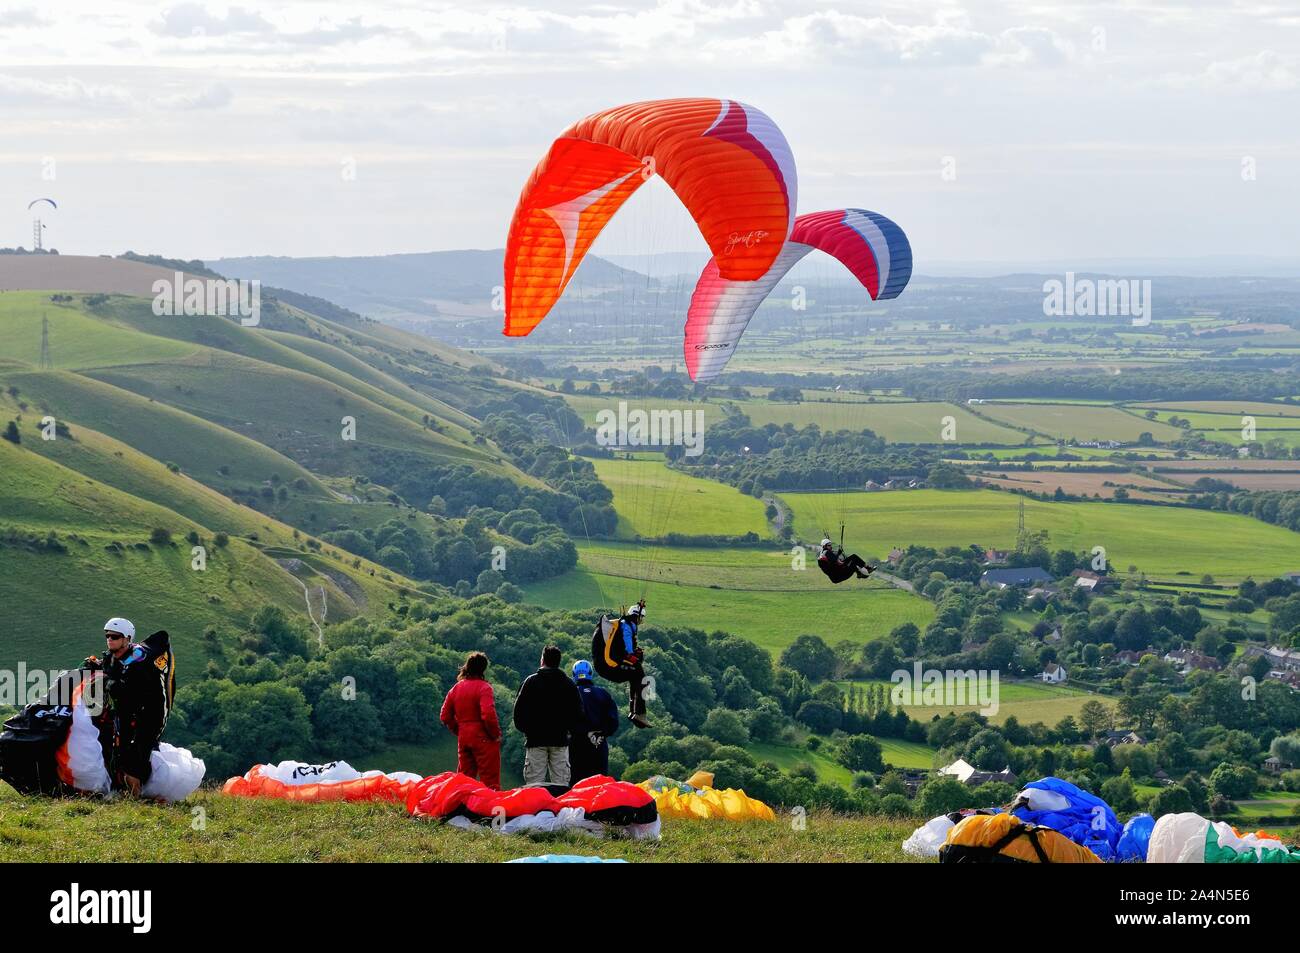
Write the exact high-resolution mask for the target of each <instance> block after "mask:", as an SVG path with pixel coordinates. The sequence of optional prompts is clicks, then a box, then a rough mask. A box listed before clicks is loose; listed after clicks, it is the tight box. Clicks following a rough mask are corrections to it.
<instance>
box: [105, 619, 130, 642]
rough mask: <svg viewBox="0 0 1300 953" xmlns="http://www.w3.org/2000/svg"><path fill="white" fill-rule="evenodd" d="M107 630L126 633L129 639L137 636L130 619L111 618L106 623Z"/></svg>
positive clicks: (119, 633)
mask: <svg viewBox="0 0 1300 953" xmlns="http://www.w3.org/2000/svg"><path fill="white" fill-rule="evenodd" d="M104 631H105V632H116V633H117V634H118V635H124V636H126V637H127V638H128V639H134V638H135V626H133V625H132V624H131V620H130V619H117V618H114V619H109V620H108V621H107V622H105V623H104Z"/></svg>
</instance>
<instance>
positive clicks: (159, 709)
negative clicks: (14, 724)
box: [86, 618, 174, 796]
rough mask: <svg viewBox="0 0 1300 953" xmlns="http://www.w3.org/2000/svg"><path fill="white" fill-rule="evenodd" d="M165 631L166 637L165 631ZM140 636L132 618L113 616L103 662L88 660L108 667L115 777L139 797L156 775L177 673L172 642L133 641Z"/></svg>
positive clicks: (106, 630) (106, 631)
mask: <svg viewBox="0 0 1300 953" xmlns="http://www.w3.org/2000/svg"><path fill="white" fill-rule="evenodd" d="M159 635H163V637H164V639H165V633H159ZM134 637H135V626H134V625H132V624H131V622H130V621H129V620H127V619H120V618H114V619H109V620H108V621H107V622H105V623H104V640H105V643H106V649H107V652H106V653H105V657H104V659H103V661H100V660H99V659H97V658H95V657H93V656H92V657H91V658H89V659H87V660H86V664H87V666H88V667H90V668H99V669H102V670H103V672H104V681H105V683H106V686H107V688H108V702H109V714H110V717H111V720H112V726H113V732H112V735H113V751H112V753H111V756H110V770H111V772H112V774H113V780H114V782H115V783H116V784H118V785H119V786H121V787H125V788H126V789H127V790H128V791H130V792H131V793H132V794H134V795H137V796H138V795H139V794H140V789H141V788H142V787H144V785H145V784H146V783H148V781H149V778H150V776H152V774H153V766H152V765H151V764H150V756H151V755H152V754H153V752H154V749H156V748H157V747H158V742H159V741H160V740H161V739H162V733H163V729H164V728H165V727H167V715H168V712H169V710H170V706H171V694H170V691H169V687H170V686H169V680H170V679H171V678H173V677H174V675H173V671H172V659H171V653H170V651H168V650H167V649H166V647H165V646H166V644H167V643H166V642H161V643H160V644H159V645H158V646H155V647H151V645H152V643H154V641H155V639H156V638H157V636H150V638H149V640H148V642H149V643H151V645H140V644H138V643H136V642H134V641H132V639H133V638H134Z"/></svg>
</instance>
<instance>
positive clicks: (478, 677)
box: [440, 652, 501, 791]
mask: <svg viewBox="0 0 1300 953" xmlns="http://www.w3.org/2000/svg"><path fill="white" fill-rule="evenodd" d="M487 667H488V657H487V656H486V655H484V654H483V653H482V652H471V653H470V654H469V656H468V657H467V658H466V659H465V664H464V665H462V666H461V667H460V671H459V672H458V673H457V675H456V684H455V685H453V686H452V687H451V691H449V692H448V693H447V698H446V700H445V701H444V702H443V703H442V714H441V715H440V718H441V720H442V723H443V724H444V725H446V726H447V730H448V731H450V732H451V733H452V734H453V735H455V736H456V770H457V771H459V772H460V773H461V774H465V775H468V776H469V777H471V778H477V779H478V780H480V781H482V782H483V783H484V784H486V785H487V786H488V787H490V788H491V789H492V790H494V791H499V790H501V724H500V722H498V721H497V707H496V699H495V697H494V696H493V694H492V686H491V685H490V684H488V680H487V677H486V676H487Z"/></svg>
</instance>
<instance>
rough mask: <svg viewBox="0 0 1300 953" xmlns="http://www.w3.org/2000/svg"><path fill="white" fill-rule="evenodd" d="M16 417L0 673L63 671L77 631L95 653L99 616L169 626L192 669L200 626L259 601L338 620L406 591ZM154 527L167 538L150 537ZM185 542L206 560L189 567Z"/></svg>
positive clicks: (5, 529) (198, 489) (243, 612)
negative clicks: (7, 668)
mask: <svg viewBox="0 0 1300 953" xmlns="http://www.w3.org/2000/svg"><path fill="white" fill-rule="evenodd" d="M0 410H3V411H4V412H5V416H6V417H8V416H9V414H10V413H13V412H15V411H16V410H17V407H16V406H15V402H14V399H13V398H10V397H8V396H7V395H6V397H5V398H3V399H0ZM17 416H19V417H21V421H22V422H21V425H20V430H19V433H20V435H21V436H20V439H21V443H20V444H18V445H15V444H13V443H11V442H10V441H8V440H2V441H0V514H3V515H0V534H2V535H0V578H2V579H3V582H4V588H5V591H6V593H9V594H10V595H9V597H8V598H6V600H5V602H6V609H7V615H8V618H9V619H10V620H11V622H12V624H13V630H14V631H13V635H12V637H11V638H8V639H6V640H5V644H4V645H3V646H0V666H3V665H12V664H16V662H17V661H18V660H24V661H26V662H27V663H28V664H29V665H48V666H50V667H58V666H60V665H66V664H68V662H69V661H70V660H75V659H77V658H81V657H82V656H84V655H85V654H86V652H87V651H89V649H85V648H84V646H85V643H86V638H87V636H88V635H89V637H90V642H91V648H92V649H93V648H97V647H98V644H97V638H96V636H97V633H98V632H99V627H100V626H101V625H102V624H103V621H104V619H105V618H107V617H108V616H110V615H125V616H127V617H128V618H131V619H133V620H134V621H135V622H136V623H137V625H138V626H139V627H140V628H141V629H142V630H144V631H152V630H153V629H155V628H166V629H168V630H169V631H171V632H172V634H173V635H174V636H175V637H176V638H177V644H178V646H180V647H181V648H182V649H183V650H184V651H185V652H186V654H187V655H188V656H189V657H190V658H192V659H193V660H194V661H195V662H198V661H200V660H201V658H202V655H201V649H200V637H201V636H202V633H203V631H204V629H205V628H207V627H209V626H212V625H215V626H217V627H218V629H220V628H221V627H222V625H223V624H225V623H234V622H242V621H244V620H246V619H247V617H248V616H249V615H250V614H251V613H252V612H254V611H256V610H257V609H259V608H261V607H262V606H264V605H267V604H272V605H280V606H283V607H284V608H286V609H288V610H290V611H291V612H294V613H296V614H303V615H310V617H311V618H312V619H313V620H314V621H316V622H321V621H339V620H341V619H344V618H348V617H350V616H354V615H357V614H358V613H364V612H367V611H373V610H382V609H384V608H385V607H386V605H387V603H388V602H389V601H391V600H393V599H395V598H396V596H397V589H398V588H399V587H403V586H405V587H407V588H413V587H414V583H411V582H409V581H408V580H403V579H401V578H400V577H397V576H394V575H393V574H391V573H389V572H388V571H387V570H384V569H382V568H381V567H377V566H375V565H374V564H371V563H368V562H364V561H359V560H355V559H354V558H353V557H351V556H350V555H346V554H342V553H338V551H337V550H336V549H334V548H332V547H324V553H323V554H322V553H317V552H313V551H311V550H310V549H308V548H307V547H306V546H305V545H304V544H305V540H304V539H303V538H301V536H300V535H298V536H296V535H295V531H294V530H293V529H292V528H291V527H289V526H286V525H285V524H283V523H280V522H278V521H276V520H274V519H271V518H269V517H267V516H265V515H263V514H259V513H257V512H255V511H253V510H250V509H248V508H247V507H243V506H240V505H238V504H236V503H234V502H233V501H231V500H228V499H226V498H225V497H223V496H221V495H220V494H219V493H217V492H215V491H214V490H212V489H210V488H208V487H206V486H204V485H202V484H200V483H198V482H196V481H194V480H192V479H190V478H189V477H186V476H184V475H183V474H178V473H174V472H172V471H171V470H169V469H168V468H167V467H165V466H164V465H162V464H160V463H158V462H157V461H155V460H152V459H150V458H148V457H146V456H145V455H143V454H141V453H139V452H138V451H136V450H134V449H132V448H131V447H129V446H126V445H125V444H122V443H120V442H118V441H116V440H114V439H113V438H110V437H107V436H105V435H103V434H99V433H97V432H95V431H91V430H88V429H84V428H78V427H76V426H74V427H73V428H72V430H71V433H70V434H64V435H59V436H57V437H56V439H54V440H52V441H44V440H42V439H41V438H40V433H39V430H38V428H37V422H36V421H35V420H33V419H32V417H31V416H30V415H27V416H22V415H21V414H18V415H17ZM158 529H163V530H166V531H167V532H168V533H169V535H170V539H169V540H168V541H165V542H160V541H158V540H155V539H152V535H153V533H154V531H155V530H158ZM190 533H195V534H197V539H198V540H199V543H200V545H202V546H203V547H204V549H205V551H206V567H205V568H203V569H201V570H199V569H195V568H194V566H193V565H192V552H191V547H192V543H191V542H189V541H188V540H186V538H185V537H186V536H188V535H189V534H190ZM217 533H225V534H227V536H228V542H227V544H226V545H224V546H222V545H219V544H218V543H217V541H216V535H217ZM50 534H53V536H52V537H51V535H50ZM354 563H357V565H353V564H354ZM309 600H310V601H309ZM309 606H310V609H309ZM52 620H57V624H58V629H57V631H51V629H50V624H51V621H52ZM77 652H81V653H82V654H81V655H77V654H76V653H77Z"/></svg>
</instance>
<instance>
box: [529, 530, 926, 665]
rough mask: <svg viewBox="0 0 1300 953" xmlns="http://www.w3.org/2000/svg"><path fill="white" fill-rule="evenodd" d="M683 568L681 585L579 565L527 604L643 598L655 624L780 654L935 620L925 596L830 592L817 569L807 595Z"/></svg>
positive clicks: (535, 590)
mask: <svg viewBox="0 0 1300 953" xmlns="http://www.w3.org/2000/svg"><path fill="white" fill-rule="evenodd" d="M674 552H676V551H674ZM679 565H681V567H682V578H681V579H680V580H678V581H677V582H671V583H666V582H651V583H648V584H645V583H642V582H641V581H640V580H639V579H629V578H624V577H619V576H608V575H602V574H600V573H595V572H591V571H589V570H586V569H583V568H581V564H580V568H579V569H577V570H574V571H573V572H569V573H566V574H565V575H563V576H559V577H557V578H555V579H548V580H546V581H545V582H539V583H534V584H532V585H528V586H525V587H524V591H525V595H526V598H527V601H528V602H531V603H534V604H536V605H541V606H545V607H546V608H550V609H589V608H598V607H617V606H618V605H621V604H630V603H632V602H635V601H636V600H637V598H639V597H640V596H642V595H644V597H645V599H646V603H647V608H648V613H647V618H648V621H647V625H649V626H651V627H653V625H654V623H655V622H656V621H662V622H663V623H666V624H671V625H682V626H690V627H693V628H697V629H703V630H704V631H706V632H711V631H714V630H717V629H721V630H724V631H727V632H731V633H734V634H735V635H739V636H741V637H743V638H746V639H749V640H750V641H752V642H754V643H756V644H758V645H760V646H762V647H763V648H765V649H767V650H768V651H769V652H772V653H774V654H775V653H779V652H780V651H781V650H782V649H784V648H785V647H786V646H787V645H789V644H790V643H792V642H793V641H794V640H795V639H796V638H797V637H798V636H800V635H804V634H816V635H820V636H822V637H823V638H825V639H826V640H827V641H829V642H831V643H832V644H834V643H835V642H840V641H850V642H858V643H865V642H868V641H870V640H872V639H877V638H880V637H881V636H884V635H888V634H889V632H890V630H892V629H894V628H895V627H896V626H899V625H902V624H903V623H904V622H914V623H915V624H916V625H918V626H920V627H921V628H924V627H925V625H926V624H927V623H928V622H929V621H930V619H931V618H932V617H933V616H934V608H933V606H932V605H931V604H930V603H929V602H928V601H926V600H925V599H923V598H921V597H920V596H915V595H912V594H911V593H907V592H903V591H902V590H900V589H882V588H874V587H853V588H850V587H849V585H848V584H847V583H846V584H845V585H843V586H839V587H831V586H830V584H829V583H827V582H826V580H825V579H824V578H821V574H820V573H818V572H817V570H816V569H811V570H810V571H808V572H806V573H804V574H803V575H804V576H806V577H807V578H808V588H807V589H806V591H802V592H781V591H764V592H754V591H745V590H736V589H731V588H728V587H724V586H721V585H718V584H714V583H710V582H708V580H709V579H710V576H709V575H708V570H707V569H706V568H704V567H698V566H691V565H688V564H679ZM814 575H815V576H817V577H818V578H819V579H820V584H818V580H817V579H814V578H812V577H813V576H814ZM687 580H689V581H687ZM714 585H718V588H713V586H714Z"/></svg>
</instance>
